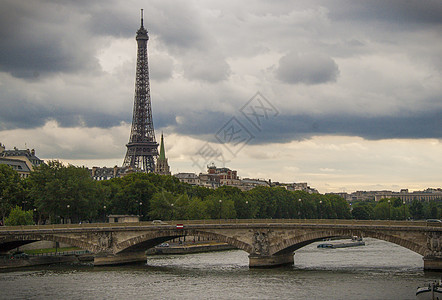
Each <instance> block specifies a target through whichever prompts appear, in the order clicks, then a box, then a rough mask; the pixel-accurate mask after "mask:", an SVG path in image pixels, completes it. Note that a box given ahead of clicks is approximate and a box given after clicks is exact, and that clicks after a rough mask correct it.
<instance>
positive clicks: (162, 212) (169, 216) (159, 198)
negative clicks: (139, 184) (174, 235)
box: [149, 191, 176, 220]
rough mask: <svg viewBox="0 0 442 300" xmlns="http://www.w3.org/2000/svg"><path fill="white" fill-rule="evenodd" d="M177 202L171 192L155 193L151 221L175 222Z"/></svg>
mask: <svg viewBox="0 0 442 300" xmlns="http://www.w3.org/2000/svg"><path fill="white" fill-rule="evenodd" d="M175 200H176V197H175V196H174V195H173V194H172V193H171V192H167V191H162V192H157V193H155V194H154V195H153V197H152V200H151V204H150V211H149V217H150V218H151V219H159V220H173V219H174V217H175V216H174V205H175Z"/></svg>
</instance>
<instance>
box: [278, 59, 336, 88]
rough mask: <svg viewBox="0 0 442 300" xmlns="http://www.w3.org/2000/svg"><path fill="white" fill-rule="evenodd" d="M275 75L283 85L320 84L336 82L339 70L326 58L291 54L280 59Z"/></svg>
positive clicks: (332, 61)
mask: <svg viewBox="0 0 442 300" xmlns="http://www.w3.org/2000/svg"><path fill="white" fill-rule="evenodd" d="M275 75H276V78H278V79H279V80H280V81H282V82H285V83H305V84H320V83H326V82H333V81H336V79H337V77H338V75H339V68H338V65H337V64H336V63H335V61H334V60H333V59H332V58H330V57H328V56H325V55H321V54H298V53H295V52H292V53H289V54H287V55H285V56H283V57H281V59H280V60H279V65H278V67H277V69H276V70H275Z"/></svg>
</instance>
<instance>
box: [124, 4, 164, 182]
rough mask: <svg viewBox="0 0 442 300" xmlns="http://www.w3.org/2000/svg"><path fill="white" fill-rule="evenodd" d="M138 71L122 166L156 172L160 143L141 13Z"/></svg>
mask: <svg viewBox="0 0 442 300" xmlns="http://www.w3.org/2000/svg"><path fill="white" fill-rule="evenodd" d="M136 40H137V44H138V51H137V71H136V82H135V99H134V111H133V117H132V128H131V131H130V139H129V143H128V144H127V145H126V147H127V152H126V157H125V158H124V162H123V167H131V168H133V169H134V170H135V171H142V172H146V173H149V172H154V170H155V159H156V157H157V156H158V143H157V142H156V141H155V131H154V128H153V120H152V107H151V106H152V105H151V101H150V85H149V66H148V62H147V41H148V40H149V36H148V35H147V30H146V29H145V28H144V25H143V10H141V27H140V29H138V31H137V37H136Z"/></svg>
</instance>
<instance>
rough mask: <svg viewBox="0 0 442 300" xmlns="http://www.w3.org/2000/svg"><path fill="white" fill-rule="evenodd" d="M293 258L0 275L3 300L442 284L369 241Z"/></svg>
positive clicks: (155, 259)
mask: <svg viewBox="0 0 442 300" xmlns="http://www.w3.org/2000/svg"><path fill="white" fill-rule="evenodd" d="M317 244H318V243H314V244H311V245H308V246H306V247H304V248H301V249H299V250H298V251H296V254H295V265H294V266H291V267H284V268H275V269H249V267H248V258H247V253H246V252H244V251H240V250H232V251H224V252H210V253H201V254H189V255H175V256H149V257H148V259H147V263H146V264H140V265H130V266H120V267H92V266H88V265H83V266H69V265H58V266H45V267H38V268H37V267H36V268H30V269H19V270H14V271H7V272H2V273H0V298H1V299H94V300H96V299H415V292H416V288H417V287H418V286H423V285H427V284H428V283H429V282H431V281H432V280H436V279H439V278H440V273H432V272H424V271H423V268H422V266H423V261H422V257H421V256H420V255H418V254H416V253H414V252H411V251H409V250H407V249H405V248H402V247H400V246H397V245H394V244H390V243H387V242H384V241H380V240H376V239H369V238H367V239H366V246H361V247H352V248H343V249H321V248H317Z"/></svg>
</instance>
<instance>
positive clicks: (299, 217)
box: [298, 199, 302, 219]
mask: <svg viewBox="0 0 442 300" xmlns="http://www.w3.org/2000/svg"><path fill="white" fill-rule="evenodd" d="M298 202H299V210H298V219H301V205H302V199H298Z"/></svg>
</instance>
